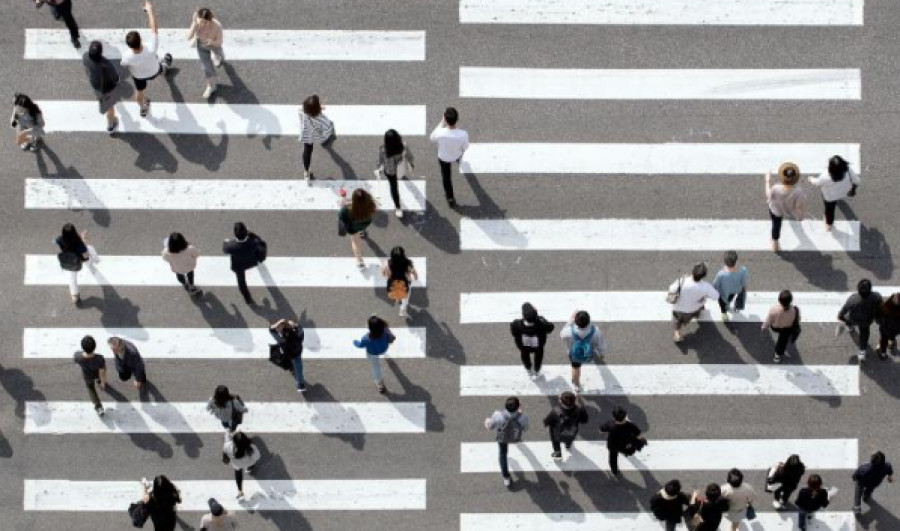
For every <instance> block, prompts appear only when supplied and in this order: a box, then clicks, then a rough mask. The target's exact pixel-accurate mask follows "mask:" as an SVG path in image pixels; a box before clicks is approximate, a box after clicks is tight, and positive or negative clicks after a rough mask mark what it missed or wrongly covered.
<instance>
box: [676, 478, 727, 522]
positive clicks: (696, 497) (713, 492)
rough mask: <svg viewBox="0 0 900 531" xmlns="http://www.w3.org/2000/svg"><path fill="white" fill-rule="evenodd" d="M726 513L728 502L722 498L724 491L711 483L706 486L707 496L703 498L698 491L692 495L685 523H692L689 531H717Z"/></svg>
mask: <svg viewBox="0 0 900 531" xmlns="http://www.w3.org/2000/svg"><path fill="white" fill-rule="evenodd" d="M726 511H728V500H726V499H725V498H723V497H722V489H721V488H719V486H718V485H716V484H715V483H710V484H709V485H707V486H706V493H705V496H701V495H700V493H699V492H697V491H696V490H695V491H694V493H693V494H692V495H691V500H690V504H689V505H688V508H687V512H686V513H685V523H686V524H688V522H690V524H688V529H690V530H691V531H717V530H718V529H719V525H721V523H722V515H723V514H725V512H726ZM692 526H693V527H692Z"/></svg>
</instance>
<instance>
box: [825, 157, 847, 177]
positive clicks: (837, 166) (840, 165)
mask: <svg viewBox="0 0 900 531" xmlns="http://www.w3.org/2000/svg"><path fill="white" fill-rule="evenodd" d="M849 170H850V165H849V164H847V161H846V160H844V158H843V157H841V156H840V155H835V156H833V157H831V158H830V159H828V175H830V176H831V180H832V181H835V182H837V181H841V180H843V179H844V176H845V175H847V171H849Z"/></svg>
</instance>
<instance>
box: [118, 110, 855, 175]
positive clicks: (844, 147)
mask: <svg viewBox="0 0 900 531" xmlns="http://www.w3.org/2000/svg"><path fill="white" fill-rule="evenodd" d="M101 125H102V124H101ZM833 155H840V156H842V157H843V158H844V159H846V160H847V162H849V163H850V165H851V166H853V167H854V168H857V169H858V168H859V167H860V155H859V144H786V143H785V144H714V143H706V144H688V143H669V144H588V143H583V144H572V143H474V144H472V145H471V146H470V147H469V149H468V150H466V154H465V156H464V157H463V160H462V161H461V163H460V168H461V169H462V171H463V172H466V173H475V174H482V173H485V174H489V173H512V174H520V173H526V174H541V173H546V174H560V173H586V174H602V175H616V174H628V175H630V174H636V175H722V176H727V175H753V176H754V177H756V178H759V176H761V175H762V174H764V173H766V172H768V171H772V172H774V171H775V170H777V169H778V166H779V165H780V164H781V163H783V162H784V161H786V160H787V161H792V162H794V163H796V164H797V165H798V166H799V167H800V171H801V172H806V173H815V174H819V173H821V172H823V171H825V170H826V169H827V167H828V159H829V158H830V157H832V156H833ZM760 180H761V179H760ZM760 186H762V184H760Z"/></svg>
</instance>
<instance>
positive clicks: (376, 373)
mask: <svg viewBox="0 0 900 531" xmlns="http://www.w3.org/2000/svg"><path fill="white" fill-rule="evenodd" d="M366 358H368V360H369V365H371V366H372V379H373V380H375V383H377V384H380V383H382V382H383V381H384V380H383V378H382V376H381V355H377V354H366Z"/></svg>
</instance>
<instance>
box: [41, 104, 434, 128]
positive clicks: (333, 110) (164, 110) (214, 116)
mask: <svg viewBox="0 0 900 531" xmlns="http://www.w3.org/2000/svg"><path fill="white" fill-rule="evenodd" d="M35 103H37V104H38V105H39V106H40V108H41V111H43V114H44V119H45V121H46V127H45V130H46V131H47V132H48V133H53V132H83V133H101V132H102V133H106V121H105V120H104V119H103V117H102V116H101V115H99V114H98V112H97V102H96V101H76V100H53V101H51V100H41V101H37V102H35ZM299 109H300V107H299V106H298V105H275V104H244V103H215V104H209V103H169V102H162V101H160V102H153V104H152V108H151V110H150V115H149V116H148V117H147V118H141V117H140V109H139V108H138V105H137V103H135V102H121V103H118V104H117V105H116V112H117V113H118V115H119V128H118V132H119V133H154V134H184V135H241V136H248V135H288V136H289V135H298V134H300V118H299V116H298V114H297V113H298V111H299ZM323 112H324V113H325V114H326V115H327V116H328V117H329V118H330V119H331V120H332V121H333V122H334V124H335V131H336V132H337V134H338V135H341V136H379V137H380V136H383V135H384V132H385V131H387V130H388V129H396V130H397V131H400V133H401V134H403V135H404V136H421V135H424V134H425V106H424V105H329V106H328V108H327V109H325V110H324V111H323Z"/></svg>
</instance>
